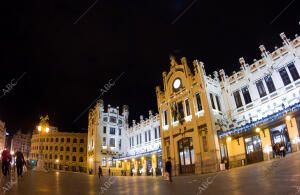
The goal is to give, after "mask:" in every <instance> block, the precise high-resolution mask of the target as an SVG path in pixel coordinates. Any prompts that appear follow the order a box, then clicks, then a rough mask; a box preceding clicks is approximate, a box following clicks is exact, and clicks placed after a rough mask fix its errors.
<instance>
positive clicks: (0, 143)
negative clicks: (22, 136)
mask: <svg viewBox="0 0 300 195" xmlns="http://www.w3.org/2000/svg"><path fill="white" fill-rule="evenodd" d="M5 146H6V126H5V123H4V122H3V121H1V120H0V151H1V152H2V150H4V148H5Z"/></svg>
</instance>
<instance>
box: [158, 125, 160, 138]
mask: <svg viewBox="0 0 300 195" xmlns="http://www.w3.org/2000/svg"><path fill="white" fill-rule="evenodd" d="M158 136H159V137H160V126H158Z"/></svg>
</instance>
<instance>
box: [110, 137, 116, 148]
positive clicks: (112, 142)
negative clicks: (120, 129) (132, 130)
mask: <svg viewBox="0 0 300 195" xmlns="http://www.w3.org/2000/svg"><path fill="white" fill-rule="evenodd" d="M109 147H115V138H110V139H109Z"/></svg>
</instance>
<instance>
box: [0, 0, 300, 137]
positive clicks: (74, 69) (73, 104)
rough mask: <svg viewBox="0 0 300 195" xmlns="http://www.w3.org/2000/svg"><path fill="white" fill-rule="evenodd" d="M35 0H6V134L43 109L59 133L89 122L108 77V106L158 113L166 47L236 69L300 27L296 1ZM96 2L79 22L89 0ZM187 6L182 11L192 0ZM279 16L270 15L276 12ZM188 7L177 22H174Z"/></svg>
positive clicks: (26, 126)
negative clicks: (88, 109)
mask: <svg viewBox="0 0 300 195" xmlns="http://www.w3.org/2000/svg"><path fill="white" fill-rule="evenodd" d="M290 2H292V1H290V0H279V1H269V0H268V1H247V2H246V1H216V0H210V1H200V0H198V1H191V0H189V1H183V0H172V1H161V0H143V1H136V2H134V1H129V2H128V1H108V0H99V1H97V2H96V3H95V1H94V0H86V1H74V0H67V1H66V0H52V1H49V0H43V1H40V0H32V1H5V3H4V2H2V3H1V4H2V5H1V13H2V17H1V19H0V20H1V42H0V44H1V47H2V52H1V55H0V56H1V58H0V66H1V71H0V89H1V91H0V93H2V89H5V87H6V85H7V84H9V83H10V82H11V80H12V79H18V78H19V77H20V76H21V75H22V74H23V73H24V72H26V74H25V76H24V77H23V78H22V79H20V80H19V81H18V83H17V85H15V86H14V87H13V89H12V90H10V91H9V92H8V93H6V95H5V96H4V97H2V98H0V119H1V120H3V121H5V122H6V124H7V128H8V131H9V132H15V131H16V130H17V129H22V130H23V131H24V132H26V131H31V130H32V129H33V128H34V125H35V124H36V123H37V122H38V119H39V116H40V115H41V114H49V117H50V123H51V124H52V125H56V126H58V127H59V129H60V130H63V131H79V130H81V129H82V128H84V129H86V128H87V119H88V118H87V116H88V115H87V112H86V113H85V114H84V115H83V116H82V118H81V119H80V120H78V121H76V122H75V123H74V122H73V121H74V120H75V119H76V117H77V116H78V115H79V114H80V113H81V112H82V111H83V110H84V109H85V108H86V107H88V106H89V105H90V104H91V102H92V101H93V100H94V99H95V98H96V97H97V96H99V95H100V94H101V93H100V90H101V88H103V89H104V85H105V84H106V83H108V81H109V80H110V79H115V78H117V77H118V76H119V75H120V74H121V73H122V72H125V73H124V74H123V76H122V77H121V78H120V79H119V81H118V82H117V83H116V84H115V86H113V87H112V88H111V89H110V90H109V91H108V92H107V93H105V94H104V95H103V99H104V102H105V104H111V105H112V106H120V107H121V106H122V105H124V104H127V105H129V109H130V121H131V120H132V119H136V120H139V119H138V118H139V115H140V114H142V115H144V116H145V115H146V116H148V111H149V110H150V109H152V110H153V111H154V112H157V105H156V95H155V86H156V85H161V84H162V77H161V74H162V72H163V71H168V70H169V55H170V54H172V55H175V56H176V58H177V59H178V61H179V59H180V58H181V57H182V56H186V57H187V59H188V61H189V62H192V60H194V59H199V60H201V61H203V62H204V63H205V67H206V71H207V72H208V73H212V71H214V70H219V69H221V68H224V69H225V71H226V72H227V74H230V73H231V72H232V71H233V70H238V69H239V67H240V65H239V63H238V59H239V57H241V56H243V57H244V58H245V59H246V61H248V63H251V62H252V61H253V59H254V58H257V59H258V58H259V57H260V52H259V49H258V46H259V45H260V44H265V46H266V48H267V49H268V50H271V51H272V50H273V49H274V46H276V45H277V46H280V45H281V43H282V40H281V39H280V37H279V33H280V32H286V34H287V36H288V37H290V38H294V34H296V33H299V29H300V26H299V24H298V23H299V21H300V17H299V16H300V14H299V8H300V2H299V1H294V2H293V3H292V4H291V5H290V6H289V7H288V8H287V9H286V10H285V11H284V12H283V13H282V14H280V13H281V12H282V10H284V9H285V7H287V6H288V5H289V3H290ZM93 3H95V5H94V6H93V7H91V8H90V9H89V11H88V12H87V13H86V14H85V15H84V16H82V17H81V18H80V20H79V21H78V22H77V23H76V24H74V23H75V22H76V20H77V19H78V18H79V17H80V16H81V15H82V14H83V13H84V12H85V11H86V10H87V9H88V8H89V7H90V6H91V5H92V4H93ZM189 5H191V7H190V8H189V9H188V10H186V11H185V9H186V8H187V7H189ZM279 14H280V16H279V17H278V18H277V19H276V20H275V21H274V22H273V23H271V22H272V20H273V19H274V18H275V17H277V16H278V15H279ZM180 15H182V16H181V17H180V18H179V19H178V20H177V21H176V22H175V24H172V23H174V20H175V19H176V18H177V17H178V16H180Z"/></svg>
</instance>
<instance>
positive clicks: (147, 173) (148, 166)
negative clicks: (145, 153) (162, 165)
mask: <svg viewBox="0 0 300 195" xmlns="http://www.w3.org/2000/svg"><path fill="white" fill-rule="evenodd" d="M146 168H147V169H146V175H151V173H152V160H151V159H147V161H146Z"/></svg>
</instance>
